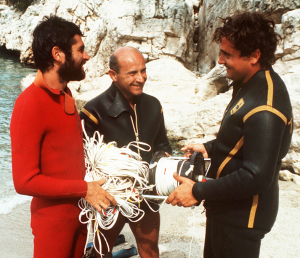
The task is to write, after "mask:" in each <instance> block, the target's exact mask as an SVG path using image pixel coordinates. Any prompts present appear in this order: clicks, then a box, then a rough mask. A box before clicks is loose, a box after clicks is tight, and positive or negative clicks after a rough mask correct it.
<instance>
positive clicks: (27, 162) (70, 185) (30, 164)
mask: <svg viewBox="0 0 300 258" xmlns="http://www.w3.org/2000/svg"><path fill="white" fill-rule="evenodd" d="M25 94H26V93H25ZM25 94H24V95H25ZM25 96H26V95H25ZM40 107H41V104H40V103H38V101H37V100H36V99H33V98H25V97H22V99H21V100H17V101H16V103H15V107H14V110H13V113H12V118H11V124H10V134H11V149H12V172H13V180H14V186H15V189H16V191H17V192H18V193H19V194H24V195H30V196H34V197H44V198H53V199H56V198H59V199H61V198H75V197H85V196H86V192H87V183H86V182H85V181H84V180H75V179H72V180H71V179H70V180H69V179H63V178H62V177H63V176H61V177H60V178H55V177H52V176H49V175H45V174H43V171H41V170H40V160H41V150H42V148H41V147H42V141H43V138H44V135H45V134H46V133H47V128H46V126H45V124H44V120H43V115H44V114H43V112H42V111H41V109H40ZM44 155H47V154H46V153H44ZM53 169H54V170H55V164H53ZM66 173H67V172H66ZM53 174H55V172H54V173H53Z"/></svg>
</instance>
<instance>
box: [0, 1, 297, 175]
mask: <svg viewBox="0 0 300 258" xmlns="http://www.w3.org/2000/svg"><path fill="white" fill-rule="evenodd" d="M237 10H251V11H254V10H255V11H262V12H267V13H269V14H270V15H271V16H272V17H273V18H274V19H275V22H276V29H277V31H278V33H279V34H280V35H281V37H282V42H281V44H280V45H279V46H278V49H277V52H276V58H277V61H276V63H275V65H274V69H275V71H276V72H277V73H279V75H280V76H281V77H282V79H283V80H284V82H285V83H286V85H287V88H288V91H289V93H290V97H291V102H292V105H293V112H294V133H293V139H292V145H291V148H290V151H289V153H288V155H287V156H286V157H285V159H284V160H283V168H285V169H288V170H289V171H292V172H294V173H297V174H299V175H300V144H299V143H300V96H299V94H300V93H299V91H300V90H299V81H300V73H299V71H300V62H299V60H300V58H299V57H300V50H299V48H300V43H299V42H300V26H299V24H300V0H294V1H290V0H268V1H259V0H251V1H249V0H223V1H220V0H202V1H197V0H168V1H163V0H110V1H105V0H72V1H71V0H65V1H60V0H40V1H35V2H34V4H33V5H32V6H30V7H29V8H28V9H27V10H26V12H25V13H24V14H21V13H18V12H16V11H15V10H13V9H12V8H10V7H8V6H6V5H0V12H1V15H0V46H4V47H6V48H7V49H11V50H17V51H20V53H21V55H20V58H21V61H22V62H24V63H27V64H30V63H32V53H31V49H30V45H31V41H32V37H31V34H32V31H33V29H34V28H35V26H36V25H37V24H38V22H39V21H40V20H42V18H43V17H44V16H46V15H50V14H56V15H58V16H61V17H63V18H65V19H67V20H70V21H73V22H75V23H76V24H78V25H79V26H80V28H81V30H82V31H83V33H84V35H85V36H86V37H84V42H85V45H86V50H87V52H88V54H89V55H90V57H91V59H90V61H89V62H87V64H86V65H85V70H86V72H87V76H86V79H85V80H83V81H81V82H72V83H70V84H69V86H70V88H71V90H72V93H73V96H74V98H75V100H76V104H77V107H78V109H81V108H82V106H83V105H84V104H85V102H86V101H88V100H89V99H91V98H93V97H95V96H97V95H98V94H100V93H101V92H103V91H104V90H105V89H106V88H107V87H109V85H110V84H111V79H110V78H109V76H108V75H107V72H108V60H109V56H110V55H111V54H112V53H113V51H114V50H116V49H117V48H119V47H121V46H125V45H130V46H133V47H136V48H138V49H139V50H140V51H141V52H142V54H143V55H144V57H145V59H146V61H147V74H148V81H147V82H146V84H145V88H144V91H145V92H146V93H149V94H152V95H154V96H155V97H157V98H158V99H159V100H160V101H161V103H162V106H163V109H164V115H165V122H166V128H167V131H168V137H169V138H170V140H171V141H173V142H174V143H176V144H177V145H178V146H179V147H180V146H182V145H184V144H186V143H192V142H205V141H207V140H210V139H213V138H214V137H215V136H216V134H217V132H218V130H219V126H220V122H221V119H222V115H223V112H224V110H225V108H226V106H227V104H228V103H229V101H230V99H231V94H232V91H231V90H230V89H228V85H229V82H228V80H227V79H226V70H225V69H224V68H223V67H222V66H219V65H217V62H218V58H219V47H218V46H217V45H216V44H214V43H212V42H211V37H212V34H213V32H214V30H215V29H216V28H217V27H218V26H220V25H221V20H220V19H219V18H218V17H227V16H229V15H231V14H233V13H234V12H235V11H237ZM195 29H196V33H195V31H194V30H195ZM195 35H199V36H197V37H196V38H195ZM195 39H196V40H195ZM194 41H196V43H197V44H196V45H195V44H194ZM195 67H196V68H197V73H193V72H191V71H193V69H194V68H195ZM199 74H201V76H199ZM32 79H33V77H28V78H26V79H25V80H24V81H23V85H24V87H25V86H26V85H29V84H30V82H31V81H32Z"/></svg>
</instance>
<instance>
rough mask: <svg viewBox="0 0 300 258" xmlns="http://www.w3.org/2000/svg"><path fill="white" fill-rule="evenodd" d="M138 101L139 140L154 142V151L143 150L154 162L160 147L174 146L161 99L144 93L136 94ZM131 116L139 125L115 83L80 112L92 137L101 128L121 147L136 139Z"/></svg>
mask: <svg viewBox="0 0 300 258" xmlns="http://www.w3.org/2000/svg"><path fill="white" fill-rule="evenodd" d="M134 104H136V114H137V124H138V132H139V141H141V142H144V143H148V144H149V145H150V146H151V151H150V152H144V151H142V152H141V156H142V158H143V160H144V161H147V162H150V160H151V158H152V156H153V154H154V153H155V152H156V151H158V150H163V151H166V152H168V153H169V154H171V153H172V148H171V147H170V144H169V141H168V138H167V135H166V129H165V124H164V117H163V112H162V107H161V104H160V102H159V101H158V100H157V99H156V98H155V97H153V96H150V95H148V94H145V93H142V94H141V95H139V96H136V97H135V98H134ZM130 116H132V118H133V123H134V125H135V113H134V111H133V109H132V108H131V107H130V105H129V103H128V101H127V100H126V99H125V97H124V96H123V94H122V93H121V92H120V91H119V89H118V88H117V87H116V86H115V85H114V83H112V85H111V86H110V87H109V88H108V89H107V90H106V91H105V92H103V93H102V94H100V95H99V96H97V97H95V98H94V99H92V100H90V101H89V102H88V103H86V105H85V106H84V108H83V109H82V111H81V112H80V118H81V119H84V121H85V129H86V132H87V134H88V136H89V137H91V136H93V134H94V132H95V131H97V130H98V131H99V132H100V134H101V135H103V136H104V142H106V143H108V142H111V141H115V142H117V146H118V147H123V146H126V145H127V144H128V143H129V142H131V141H135V140H136V136H135V133H134V129H133V124H132V121H131V118H130Z"/></svg>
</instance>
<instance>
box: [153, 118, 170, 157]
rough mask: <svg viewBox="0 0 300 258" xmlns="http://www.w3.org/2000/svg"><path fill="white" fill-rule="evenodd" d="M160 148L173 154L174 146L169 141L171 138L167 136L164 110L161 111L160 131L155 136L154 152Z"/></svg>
mask: <svg viewBox="0 0 300 258" xmlns="http://www.w3.org/2000/svg"><path fill="white" fill-rule="evenodd" d="M159 150H163V151H165V152H167V153H169V154H170V155H172V148H171V146H170V143H169V140H168V137H167V133H166V128H165V120H164V115H163V112H161V118H160V124H159V129H158V133H157V135H156V137H155V141H154V151H153V153H155V152H156V151H159Z"/></svg>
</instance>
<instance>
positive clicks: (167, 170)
mask: <svg viewBox="0 0 300 258" xmlns="http://www.w3.org/2000/svg"><path fill="white" fill-rule="evenodd" d="M205 160H206V159H204V158H203V155H202V153H200V152H195V153H194V154H193V155H192V156H191V157H185V158H183V157H167V156H166V154H165V152H164V151H157V152H155V153H154V155H153V157H152V160H151V162H150V167H149V185H154V187H153V188H152V190H151V191H149V195H147V197H146V196H144V197H145V198H149V199H150V198H151V199H152V201H154V202H156V203H161V202H162V201H163V199H162V198H159V196H168V195H169V194H171V193H172V192H173V191H174V190H175V188H176V187H177V186H178V185H179V183H178V182H177V181H176V180H175V179H174V178H173V173H174V172H177V174H178V175H180V176H183V177H187V178H189V179H191V180H193V181H194V182H198V181H201V180H202V177H203V176H204V175H205Z"/></svg>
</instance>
